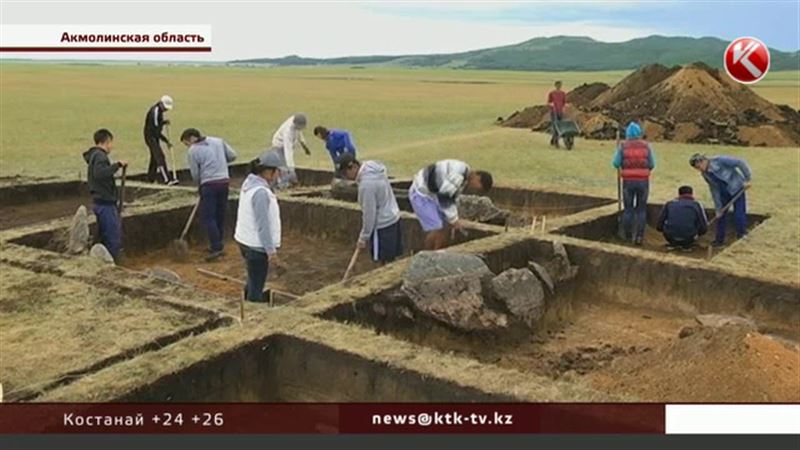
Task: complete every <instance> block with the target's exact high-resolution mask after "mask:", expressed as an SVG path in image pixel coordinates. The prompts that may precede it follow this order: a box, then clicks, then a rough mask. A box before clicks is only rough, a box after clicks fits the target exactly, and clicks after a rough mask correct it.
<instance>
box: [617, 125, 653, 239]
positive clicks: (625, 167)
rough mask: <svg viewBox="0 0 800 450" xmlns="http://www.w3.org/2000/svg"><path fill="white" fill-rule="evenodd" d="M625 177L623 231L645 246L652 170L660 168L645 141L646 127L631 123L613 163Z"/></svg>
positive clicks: (628, 236) (627, 237)
mask: <svg viewBox="0 0 800 450" xmlns="http://www.w3.org/2000/svg"><path fill="white" fill-rule="evenodd" d="M612 164H613V165H614V167H616V168H617V169H618V170H619V173H620V176H621V177H622V200H623V204H624V205H625V211H623V213H622V229H623V231H624V233H625V239H631V240H633V243H634V244H635V245H642V241H643V240H644V229H645V226H646V225H647V196H648V194H649V192H650V171H652V170H653V169H654V168H655V167H656V161H655V155H654V153H653V148H652V147H651V146H650V144H649V143H648V142H647V141H645V140H644V139H642V127H641V126H639V124H638V123H636V122H631V123H630V124H628V128H626V129H625V140H624V141H622V142H620V143H619V145H618V146H617V152H616V153H615V154H614V160H613V162H612Z"/></svg>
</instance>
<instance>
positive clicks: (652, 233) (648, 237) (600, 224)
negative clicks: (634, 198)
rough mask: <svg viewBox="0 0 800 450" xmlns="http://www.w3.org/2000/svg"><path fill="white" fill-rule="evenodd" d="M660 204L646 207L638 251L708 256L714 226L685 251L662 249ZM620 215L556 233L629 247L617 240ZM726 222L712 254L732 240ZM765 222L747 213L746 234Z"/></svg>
mask: <svg viewBox="0 0 800 450" xmlns="http://www.w3.org/2000/svg"><path fill="white" fill-rule="evenodd" d="M663 207H664V205H663V204H653V203H650V204H648V205H647V225H646V227H645V234H644V241H643V242H642V246H641V248H642V249H644V250H648V251H653V252H662V253H665V252H670V253H676V254H680V255H685V256H689V257H694V258H706V257H707V256H708V254H709V253H708V250H709V246H710V245H711V241H712V240H713V239H714V235H715V232H716V225H714V224H712V226H711V227H710V230H709V231H708V232H707V233H706V234H705V235H703V236H700V238H699V239H698V240H697V242H696V244H695V245H694V246H693V247H692V248H691V249H689V250H672V249H669V248H668V247H667V246H666V240H665V239H664V236H663V235H662V234H661V233H660V232H659V231H658V230H657V229H656V225H657V224H658V217H659V215H660V214H661V210H662V208H663ZM621 214H622V213H613V214H608V215H604V216H601V217H597V218H595V219H592V220H590V221H587V222H583V223H579V224H575V225H570V226H566V227H563V228H560V229H558V230H556V231H555V232H556V233H558V234H564V235H567V236H571V237H575V238H578V239H586V240H590V241H599V242H608V243H615V244H620V245H629V246H633V244H632V243H630V242H628V241H626V240H623V239H622V238H621V237H620V229H621V225H620V220H621ZM706 215H707V216H708V217H709V220H710V219H711V218H713V217H714V215H715V211H714V210H713V209H707V210H706ZM728 216H729V217H728V220H727V222H726V235H725V244H724V245H722V246H720V247H717V248H715V249H713V252H714V253H713V254H716V253H718V252H720V251H722V250H724V249H725V248H726V247H727V246H729V245H731V244H732V243H733V242H735V241H736V230H735V228H734V223H733V217H731V216H732V213H728ZM767 219H769V216H767V215H761V214H747V229H748V232H749V231H752V230H753V229H755V228H756V227H757V226H759V225H761V223H763V222H764V221H765V220H767Z"/></svg>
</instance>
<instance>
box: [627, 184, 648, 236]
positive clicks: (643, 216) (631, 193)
mask: <svg viewBox="0 0 800 450" xmlns="http://www.w3.org/2000/svg"><path fill="white" fill-rule="evenodd" d="M649 193H650V181H647V180H622V203H623V204H624V205H625V211H623V213H622V229H623V230H624V231H625V237H628V236H631V237H633V238H643V237H644V227H645V225H647V196H648V194H649Z"/></svg>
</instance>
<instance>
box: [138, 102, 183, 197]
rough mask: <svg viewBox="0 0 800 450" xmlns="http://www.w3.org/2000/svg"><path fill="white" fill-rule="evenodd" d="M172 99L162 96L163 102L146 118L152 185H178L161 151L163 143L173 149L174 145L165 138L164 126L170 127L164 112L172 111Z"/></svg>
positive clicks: (145, 128)
mask: <svg viewBox="0 0 800 450" xmlns="http://www.w3.org/2000/svg"><path fill="white" fill-rule="evenodd" d="M172 106H173V102H172V97H170V96H169V95H163V96H161V100H159V101H158V103H156V104H155V105H153V106H151V107H150V109H148V110H147V115H146V116H145V118H144V142H145V144H147V148H148V149H150V165H149V167H148V168H147V179H148V181H150V182H151V183H155V182H160V183H164V184H168V185H172V184H177V183H178V180H173V179H172V176H171V174H170V172H169V169H168V168H167V158H166V157H165V156H164V151H163V150H162V149H161V141H164V143H165V144H167V147H168V148H172V143H171V142H170V141H169V139H168V138H167V137H166V136H164V126H165V125H169V120H167V119H165V118H164V112H166V111H169V110H171V109H172Z"/></svg>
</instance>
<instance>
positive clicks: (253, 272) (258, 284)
mask: <svg viewBox="0 0 800 450" xmlns="http://www.w3.org/2000/svg"><path fill="white" fill-rule="evenodd" d="M281 167H283V160H282V158H281V157H280V155H278V154H277V152H274V151H266V152H264V153H262V154H261V156H259V157H258V158H256V159H254V160H252V161H250V174H249V175H247V178H245V180H244V183H243V184H242V190H241V192H240V193H239V210H238V212H237V215H236V232H235V233H234V236H233V238H234V239H235V240H236V242H237V243H239V249H240V251H241V253H242V257H243V258H244V261H245V266H246V267H247V284H246V286H245V299H246V300H248V301H251V302H263V301H266V299H267V298H269V295H266V296H265V295H264V284H265V283H266V281H267V274H268V272H269V266H270V265H273V266H274V265H276V264H278V249H279V248H280V246H281V212H280V207H279V206H278V199H277V198H276V197H275V194H274V193H273V192H272V189H271V188H270V185H271V184H275V183H276V182H277V180H278V173H279V169H280V168H281Z"/></svg>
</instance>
